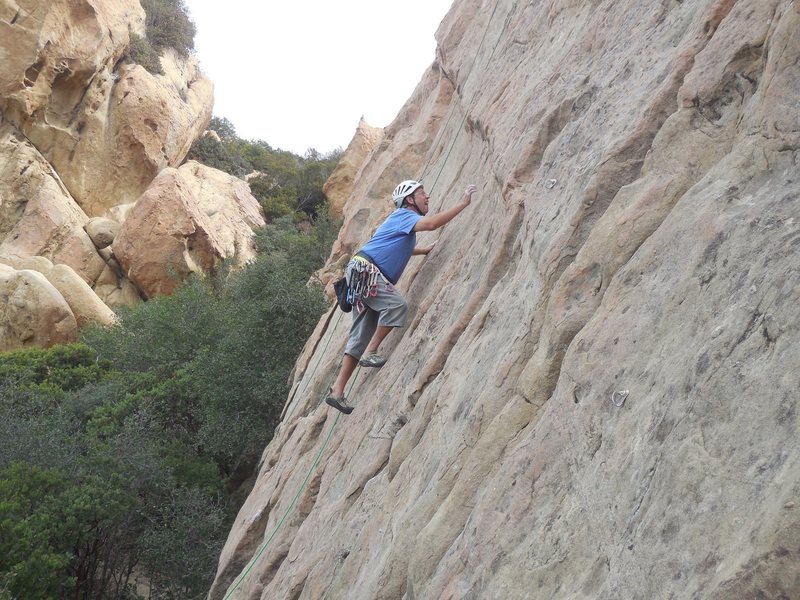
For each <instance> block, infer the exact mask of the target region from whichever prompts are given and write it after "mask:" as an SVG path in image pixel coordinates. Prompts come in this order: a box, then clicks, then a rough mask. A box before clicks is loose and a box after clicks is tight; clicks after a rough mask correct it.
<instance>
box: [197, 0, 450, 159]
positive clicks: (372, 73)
mask: <svg viewBox="0 0 800 600" xmlns="http://www.w3.org/2000/svg"><path fill="white" fill-rule="evenodd" d="M451 3H452V0H404V1H403V2H397V1H393V2H388V1H386V0H341V1H339V2H335V1H331V0H266V2H263V3H261V2H253V1H252V0H185V4H186V6H187V8H188V9H189V13H190V15H191V17H192V20H193V21H194V22H195V25H196V26H197V36H196V37H195V50H196V54H197V57H198V59H199V61H200V66H201V69H202V70H203V72H204V73H205V74H206V75H208V77H209V78H210V79H211V80H212V81H213V82H214V98H215V101H214V115H215V116H218V117H226V118H227V119H229V120H230V121H231V122H232V123H233V124H234V126H235V127H236V133H237V135H238V136H239V137H241V138H244V139H260V140H264V141H265V142H267V143H269V144H270V145H271V146H272V147H273V148H281V149H283V150H290V151H292V152H294V153H296V154H300V155H303V154H305V152H306V150H307V149H308V148H315V149H316V150H318V151H319V152H323V153H324V152H329V151H331V150H334V149H336V148H337V147H341V148H342V149H344V148H346V147H347V144H349V143H350V140H351V138H352V137H353V134H354V133H355V130H356V126H357V125H358V120H359V118H360V117H361V116H363V117H364V119H365V120H366V121H367V123H369V124H370V125H372V126H373V127H385V126H386V125H388V124H389V123H391V121H392V120H393V119H394V117H395V116H396V115H397V112H398V111H399V110H400V107H401V106H402V105H403V104H404V103H405V101H406V100H408V98H409V96H411V93H412V92H413V91H414V88H415V87H416V85H417V84H418V83H419V82H420V80H421V79H422V75H423V73H424V71H425V69H426V68H427V67H428V66H429V65H430V64H431V63H432V62H433V59H434V58H435V52H436V41H435V40H434V37H433V36H434V32H435V31H436V29H437V27H438V26H439V23H440V22H441V20H442V18H444V15H445V14H446V13H447V11H448V10H449V8H450V5H451Z"/></svg>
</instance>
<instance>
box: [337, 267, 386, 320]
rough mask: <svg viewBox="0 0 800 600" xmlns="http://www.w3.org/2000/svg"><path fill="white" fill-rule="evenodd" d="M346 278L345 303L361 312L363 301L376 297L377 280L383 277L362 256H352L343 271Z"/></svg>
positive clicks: (377, 269) (376, 268) (378, 270)
mask: <svg viewBox="0 0 800 600" xmlns="http://www.w3.org/2000/svg"><path fill="white" fill-rule="evenodd" d="M345 277H347V301H348V302H349V303H350V304H352V305H353V306H355V307H356V310H358V311H359V312H361V311H362V310H364V299H366V298H369V297H370V296H377V295H378V279H379V278H381V277H383V274H382V273H381V271H380V269H379V268H378V267H376V266H375V265H373V264H372V263H371V262H369V261H368V260H367V259H366V258H364V257H363V256H358V255H356V256H354V257H353V258H352V259H351V260H350V262H349V263H347V269H346V270H345Z"/></svg>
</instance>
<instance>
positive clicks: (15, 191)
mask: <svg viewBox="0 0 800 600" xmlns="http://www.w3.org/2000/svg"><path fill="white" fill-rule="evenodd" d="M0 182H2V186H0V258H5V259H7V260H9V259H20V258H25V257H29V256H44V257H46V258H48V259H50V260H51V261H52V262H55V263H64V264H66V265H69V266H70V267H72V268H73V269H74V270H75V271H76V272H77V273H79V274H80V275H81V277H83V278H84V280H86V281H87V282H92V281H94V280H95V279H96V278H97V277H98V276H99V275H100V273H101V272H102V270H103V268H104V266H105V263H104V262H103V259H102V257H101V256H100V255H99V254H98V253H97V249H96V248H95V246H94V244H93V243H92V241H91V239H90V238H89V236H88V235H87V234H86V232H85V231H84V230H83V226H84V224H85V223H86V222H87V220H88V219H87V217H86V214H85V213H84V212H83V211H82V210H81V209H80V207H79V206H78V205H77V204H76V203H75V201H74V200H73V199H72V196H71V195H70V194H69V192H68V191H67V189H66V188H65V187H64V184H63V183H62V182H61V179H60V178H59V177H58V175H57V174H56V172H55V171H54V170H53V168H52V167H51V166H50V165H49V164H48V163H47V161H46V160H44V159H43V158H42V156H41V154H39V152H38V151H37V150H36V148H34V147H33V146H32V145H31V143H30V142H28V141H27V140H26V139H25V138H24V136H22V135H21V134H20V133H19V131H17V130H16V129H15V128H14V127H12V126H11V125H9V124H8V123H2V122H0Z"/></svg>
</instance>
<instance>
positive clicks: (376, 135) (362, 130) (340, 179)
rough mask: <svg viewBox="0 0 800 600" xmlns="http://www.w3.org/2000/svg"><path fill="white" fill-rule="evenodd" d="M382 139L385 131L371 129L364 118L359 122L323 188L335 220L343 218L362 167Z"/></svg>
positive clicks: (378, 128)
mask: <svg viewBox="0 0 800 600" xmlns="http://www.w3.org/2000/svg"><path fill="white" fill-rule="evenodd" d="M382 138H383V129H381V128H380V127H370V126H369V124H368V123H367V122H366V121H365V120H364V119H363V118H362V119H361V121H359V123H358V127H357V128H356V133H355V135H354V136H353V139H352V140H350V143H349V144H348V145H347V149H346V150H345V151H344V153H343V154H342V158H341V159H340V160H339V164H338V165H336V168H335V169H334V170H333V173H331V176H330V177H328V180H327V181H326V182H325V185H324V186H323V187H322V191H323V192H325V196H326V197H327V198H328V202H329V203H330V211H331V215H333V216H334V217H335V218H340V217H342V215H343V213H344V207H345V204H347V201H348V199H349V198H350V194H351V193H352V191H353V182H354V181H355V179H356V177H358V172H359V170H360V169H361V166H362V165H363V164H364V162H365V161H366V159H367V156H369V154H370V152H372V151H373V150H374V149H375V146H377V145H378V143H379V142H380V141H381V139H382Z"/></svg>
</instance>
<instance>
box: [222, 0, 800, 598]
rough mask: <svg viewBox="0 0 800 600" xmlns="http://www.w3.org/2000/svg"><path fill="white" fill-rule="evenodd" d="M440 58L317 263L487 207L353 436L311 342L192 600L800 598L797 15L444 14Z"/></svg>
mask: <svg viewBox="0 0 800 600" xmlns="http://www.w3.org/2000/svg"><path fill="white" fill-rule="evenodd" d="M484 34H485V36H484ZM437 40H438V44H439V47H438V52H437V61H436V63H435V64H434V66H433V68H432V69H431V70H430V71H429V72H427V73H426V75H425V77H424V78H423V81H422V83H421V84H420V86H419V87H418V88H417V90H416V91H415V93H414V96H412V98H411V99H410V100H409V102H408V103H407V104H406V107H405V108H404V109H403V111H402V112H401V114H400V115H399V116H398V118H397V120H396V121H395V123H393V124H392V126H391V127H390V128H389V129H388V130H387V132H386V136H385V138H384V140H383V141H382V142H381V144H380V145H379V147H378V148H377V149H376V150H375V151H374V152H373V153H372V154H370V156H369V158H368V160H367V162H366V163H365V164H364V165H363V166H362V167H361V168H360V170H359V175H358V177H357V179H356V180H355V182H354V185H353V193H352V196H351V200H350V201H349V202H348V203H347V205H346V207H345V215H346V218H347V219H348V224H347V225H346V226H345V228H343V230H342V234H341V236H340V239H339V243H338V245H337V247H336V248H335V249H334V254H333V255H332V257H331V259H332V262H333V263H336V262H337V261H338V263H341V260H342V258H343V257H345V256H346V255H347V253H348V252H351V251H352V250H353V249H355V248H356V247H357V246H358V245H359V244H360V243H362V242H363V241H365V239H366V238H367V237H368V235H369V233H370V232H371V229H372V228H373V227H375V226H376V225H377V224H378V223H379V222H380V219H381V218H382V217H383V216H384V215H385V214H386V212H388V210H389V193H390V191H391V188H392V187H393V186H394V185H395V184H396V182H397V181H399V180H401V179H405V178H407V177H421V178H423V180H424V181H425V182H426V188H427V189H428V191H429V192H431V193H432V202H431V205H432V210H434V211H436V210H441V209H446V208H448V207H449V206H452V204H453V203H454V202H455V201H457V199H458V197H459V196H460V193H461V192H462V190H463V189H464V187H465V186H466V185H467V184H469V183H476V184H478V185H479V186H480V192H479V195H478V196H477V197H476V199H475V201H474V202H473V204H472V205H471V206H470V207H469V208H468V209H467V210H466V211H465V212H464V213H462V214H461V215H460V216H459V217H458V218H457V219H456V220H454V221H453V222H451V223H450V224H448V225H447V226H446V227H445V228H444V229H443V230H440V231H437V232H433V233H430V234H426V235H425V236H420V240H419V242H420V243H422V244H427V243H430V241H432V240H434V239H438V244H437V246H436V249H435V250H434V251H433V252H432V253H431V254H430V255H429V256H428V257H426V258H425V259H421V258H414V259H412V262H411V263H410V265H409V268H408V269H407V270H406V273H405V274H404V276H403V278H402V279H401V282H400V286H401V288H402V289H403V291H404V293H405V294H406V296H407V298H408V299H409V302H410V305H411V307H412V312H413V316H412V318H411V320H410V323H409V325H408V326H407V327H406V328H404V329H403V330H401V331H398V332H394V333H392V334H391V335H390V336H389V337H388V338H387V340H386V342H384V347H383V351H384V352H385V353H386V354H387V355H388V356H389V361H388V363H387V364H386V365H385V366H384V367H383V368H382V369H380V370H365V369H362V370H360V371H358V372H357V373H356V375H355V376H354V378H353V379H352V380H351V384H350V385H349V386H348V389H347V394H348V397H349V398H350V400H351V402H352V403H353V404H354V405H355V411H354V412H353V413H352V414H351V415H349V416H347V417H344V416H340V415H339V413H336V412H335V411H333V410H332V409H330V408H328V407H327V406H326V405H325V404H321V398H322V397H323V395H324V392H325V390H326V389H327V385H328V384H329V383H330V382H331V380H332V378H333V376H334V374H335V372H336V369H337V366H338V363H339V359H340V353H341V351H342V349H343V347H344V341H345V336H346V332H347V329H348V326H349V316H345V315H343V313H341V312H336V311H335V309H332V311H331V312H330V313H329V314H328V315H326V316H325V318H324V319H323V320H322V321H321V323H320V325H319V327H318V328H317V332H316V333H315V337H314V338H313V339H311V340H309V343H308V345H307V350H306V352H305V353H304V355H303V356H302V357H301V358H300V360H299V362H298V365H297V369H296V372H297V375H296V380H295V382H294V387H293V391H292V394H291V395H290V397H289V399H288V401H287V407H286V410H285V416H284V419H283V421H282V423H281V424H280V426H279V427H278V428H277V430H276V432H275V437H274V440H273V441H272V442H271V443H270V445H269V446H268V447H267V449H266V450H265V452H264V455H263V459H262V463H261V466H260V471H259V475H258V478H257V481H256V483H255V486H254V489H253V491H252V493H251V494H250V496H249V498H248V499H247V501H246V503H245V505H244V506H243V508H242V509H241V511H240V514H239V516H238V518H237V519H236V522H235V525H234V528H233V530H232V531H231V533H230V536H229V538H228V542H227V544H226V546H225V548H224V550H223V553H222V556H221V558H220V564H219V570H218V573H217V579H216V581H215V583H214V586H213V588H212V590H211V591H210V594H209V598H211V599H212V600H213V599H217V598H223V597H225V596H226V594H227V593H228V591H229V590H230V591H231V595H230V597H231V598H272V597H281V598H321V597H330V598H345V597H346V598H365V599H367V598H369V599H373V598H385V599H396V598H406V599H409V600H410V599H412V598H451V599H456V598H458V599H461V598H504V599H507V598H519V599H522V598H576V599H577V598H593V599H609V600H610V599H617V598H709V599H720V600H722V599H727V598H745V597H747V598H750V597H765V598H795V597H800V547H798V544H797V540H798V539H800V513H798V505H800V504H799V503H800V448H798V444H797V439H798V434H800V413H799V412H798V408H797V390H798V388H799V387H800V325H799V324H800V269H799V268H798V265H799V260H798V254H797V247H798V244H800V170H799V169H798V165H799V164H800V104H799V103H798V99H799V98H800V68H798V65H799V64H800V4H798V3H797V2H786V1H783V0H739V1H738V2H737V1H734V0H686V1H684V2H662V3H659V4H658V6H656V7H654V6H653V4H652V3H641V2H634V1H633V0H622V1H618V2H604V3H597V2H588V3H587V2H575V1H567V0H565V1H559V2H547V3H544V2H533V3H515V2H511V1H510V0H500V1H499V2H498V3H497V4H496V7H495V6H494V3H489V4H486V3H481V2H478V1H477V0H457V2H456V3H455V5H454V7H453V8H452V9H451V11H450V13H449V14H448V15H447V17H446V18H445V20H444V21H443V23H442V25H441V26H440V28H439V31H438V33H437ZM480 40H484V41H483V42H480Z"/></svg>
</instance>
